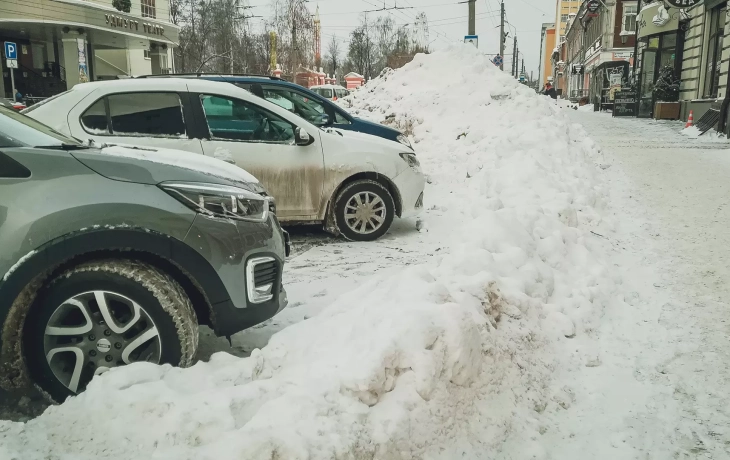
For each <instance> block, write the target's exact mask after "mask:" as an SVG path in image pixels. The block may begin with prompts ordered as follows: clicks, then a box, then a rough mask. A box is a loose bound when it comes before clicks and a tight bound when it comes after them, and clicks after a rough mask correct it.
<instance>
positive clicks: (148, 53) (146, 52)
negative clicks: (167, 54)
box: [144, 50, 151, 59]
mask: <svg viewBox="0 0 730 460" xmlns="http://www.w3.org/2000/svg"><path fill="white" fill-rule="evenodd" d="M144 58H145V59H151V57H150V50H144Z"/></svg>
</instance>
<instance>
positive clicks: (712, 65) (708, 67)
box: [704, 5, 727, 98]
mask: <svg viewBox="0 0 730 460" xmlns="http://www.w3.org/2000/svg"><path fill="white" fill-rule="evenodd" d="M726 10H727V6H726V5H719V6H718V7H717V8H713V9H712V10H711V11H710V13H709V16H710V36H709V41H708V43H707V55H706V56H705V59H706V60H705V91H704V97H708V98H713V97H717V90H718V87H719V85H720V56H721V54H722V37H723V35H724V28H725V12H726Z"/></svg>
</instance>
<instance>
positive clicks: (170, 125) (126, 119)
mask: <svg viewBox="0 0 730 460" xmlns="http://www.w3.org/2000/svg"><path fill="white" fill-rule="evenodd" d="M107 98H108V104H109V114H110V118H111V126H110V127H109V129H110V132H111V133H113V134H114V135H115V136H154V137H176V138H179V137H184V136H185V120H184V119H183V112H182V103H181V102H180V96H178V94H177V93H124V94H113V95H111V96H108V97H107Z"/></svg>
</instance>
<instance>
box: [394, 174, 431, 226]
mask: <svg viewBox="0 0 730 460" xmlns="http://www.w3.org/2000/svg"><path fill="white" fill-rule="evenodd" d="M393 183H394V184H395V186H396V187H398V191H399V193H400V199H401V204H402V210H401V215H400V217H401V218H407V217H415V216H417V215H418V214H420V213H421V211H423V190H424V188H425V187H426V177H425V176H424V175H423V172H422V171H421V168H420V167H419V168H410V167H409V168H406V169H405V170H404V171H403V172H402V173H400V174H399V175H398V176H396V177H395V179H393Z"/></svg>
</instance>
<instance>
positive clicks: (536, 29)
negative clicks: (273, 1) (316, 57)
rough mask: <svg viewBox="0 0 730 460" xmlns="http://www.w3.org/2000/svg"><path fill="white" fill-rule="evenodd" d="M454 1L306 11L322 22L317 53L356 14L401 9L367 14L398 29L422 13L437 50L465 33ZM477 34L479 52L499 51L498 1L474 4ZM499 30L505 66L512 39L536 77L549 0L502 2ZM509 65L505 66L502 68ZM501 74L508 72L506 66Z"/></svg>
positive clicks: (348, 1)
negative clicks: (506, 34)
mask: <svg viewBox="0 0 730 460" xmlns="http://www.w3.org/2000/svg"><path fill="white" fill-rule="evenodd" d="M458 2H459V0H385V1H384V0H319V1H316V0H310V1H309V2H308V6H309V8H310V10H311V11H312V12H314V10H315V9H316V7H317V5H319V12H320V16H321V20H322V35H323V37H322V54H323V55H325V54H326V53H327V43H328V42H329V41H330V40H331V38H332V36H334V35H336V36H337V37H338V38H340V39H341V40H342V41H343V42H348V41H349V34H350V32H351V31H352V30H353V29H354V28H355V27H357V25H358V23H359V17H360V14H361V13H362V12H364V11H368V10H370V11H372V10H377V9H380V8H383V5H384V4H385V7H386V8H392V7H393V6H396V5H397V6H398V7H409V8H408V9H403V10H391V11H388V12H376V13H369V15H370V17H371V18H373V19H375V18H377V16H379V15H386V14H390V15H392V17H393V18H394V19H395V20H396V22H397V23H398V24H399V25H403V24H413V22H414V20H415V17H416V15H417V14H418V13H419V12H424V13H426V16H427V17H428V21H429V34H430V38H429V41H430V42H431V45H430V47H431V48H433V49H437V48H439V47H442V46H444V45H445V44H446V43H449V42H452V41H463V40H464V35H466V33H467V32H468V23H467V20H468V15H469V6H468V4H466V3H461V4H460V3H458ZM248 3H249V5H251V6H255V8H253V9H251V10H250V11H251V14H256V15H263V16H267V15H268V14H270V6H269V0H249V2H248ZM476 9H477V25H476V28H477V35H479V48H480V49H481V50H483V51H484V52H485V53H497V52H499V0H477V3H476ZM505 12H506V20H507V21H508V22H509V24H507V25H505V28H506V30H507V31H508V32H510V36H509V38H508V39H507V44H506V51H505V54H507V55H508V61H507V62H510V61H509V59H510V58H511V53H512V39H513V36H514V34H515V33H516V34H517V42H518V48H519V51H520V53H521V56H520V58H521V59H522V58H524V59H525V68H526V69H527V74H528V75H529V73H530V71H531V70H532V71H534V72H535V74H537V68H538V61H539V52H540V27H541V25H542V23H543V22H553V21H554V20H555V0H506V1H505ZM508 65H509V64H508ZM505 70H508V71H509V68H508V67H505Z"/></svg>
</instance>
